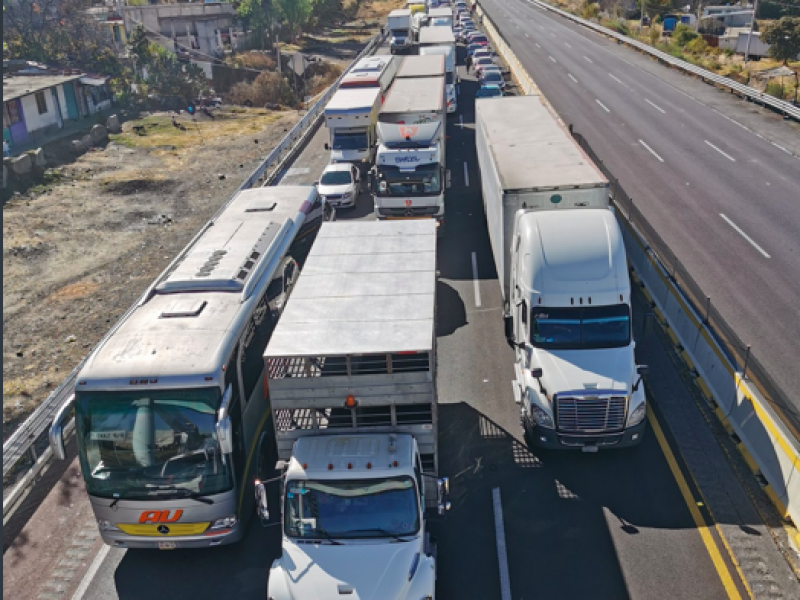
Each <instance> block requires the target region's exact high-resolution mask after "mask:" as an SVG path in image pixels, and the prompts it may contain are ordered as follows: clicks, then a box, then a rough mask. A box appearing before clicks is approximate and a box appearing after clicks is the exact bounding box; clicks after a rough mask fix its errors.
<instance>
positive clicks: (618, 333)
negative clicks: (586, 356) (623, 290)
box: [531, 304, 631, 350]
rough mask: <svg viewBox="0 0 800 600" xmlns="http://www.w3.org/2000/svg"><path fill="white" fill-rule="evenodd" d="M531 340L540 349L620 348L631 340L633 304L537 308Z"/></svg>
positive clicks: (534, 311) (533, 313)
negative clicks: (631, 308)
mask: <svg viewBox="0 0 800 600" xmlns="http://www.w3.org/2000/svg"><path fill="white" fill-rule="evenodd" d="M531 317H532V318H531V343H532V344H533V345H534V346H536V347H537V348H549V349H553V350H556V349H560V350H579V349H591V348H620V347H622V346H627V345H628V344H629V343H630V339H631V319H630V307H629V306H628V305H627V304H616V305H613V306H584V307H581V308H545V307H536V308H534V309H533V311H532V315H531Z"/></svg>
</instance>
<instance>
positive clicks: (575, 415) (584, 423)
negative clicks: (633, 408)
mask: <svg viewBox="0 0 800 600" xmlns="http://www.w3.org/2000/svg"><path fill="white" fill-rule="evenodd" d="M626 413H627V409H626V402H625V397H624V396H613V397H610V398H599V397H597V396H588V397H577V398H570V397H568V398H558V397H556V418H557V419H558V430H559V431H569V432H575V433H588V434H592V433H604V432H609V431H619V430H620V429H622V428H623V427H624V426H625V416H626Z"/></svg>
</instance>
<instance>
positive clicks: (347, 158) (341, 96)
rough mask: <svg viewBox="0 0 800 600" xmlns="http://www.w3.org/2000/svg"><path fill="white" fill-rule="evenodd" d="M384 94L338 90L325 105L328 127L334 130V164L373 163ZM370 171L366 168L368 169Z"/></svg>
mask: <svg viewBox="0 0 800 600" xmlns="http://www.w3.org/2000/svg"><path fill="white" fill-rule="evenodd" d="M381 100H382V93H381V89H380V88H379V87H373V88H345V89H340V90H338V91H337V92H336V93H335V94H334V95H333V98H331V100H330V102H328V104H327V106H325V112H324V116H325V126H326V127H327V128H328V130H329V131H330V135H331V139H330V144H326V149H330V151H331V162H332V163H338V162H352V163H359V164H362V165H363V164H367V165H368V164H369V163H371V162H372V160H373V158H374V156H375V147H376V146H377V143H378V140H377V136H378V132H377V128H376V125H377V123H378V112H379V111H380V108H381ZM365 171H366V169H365Z"/></svg>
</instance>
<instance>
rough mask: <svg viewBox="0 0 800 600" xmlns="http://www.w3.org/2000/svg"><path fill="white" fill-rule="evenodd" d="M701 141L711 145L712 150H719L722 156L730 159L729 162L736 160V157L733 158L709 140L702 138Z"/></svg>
mask: <svg viewBox="0 0 800 600" xmlns="http://www.w3.org/2000/svg"><path fill="white" fill-rule="evenodd" d="M703 141H704V142H705V143H706V144H708V145H709V146H711V147H712V148H713V149H714V150H716V151H717V152H719V153H720V154H722V156H724V157H725V158H727V159H728V160H729V161H731V162H736V159H735V158H733V157H732V156H731V155H730V154H728V153H727V152H723V151H722V150H720V149H719V148H717V147H716V146H715V145H714V144H712V143H711V142H709V141H708V140H703Z"/></svg>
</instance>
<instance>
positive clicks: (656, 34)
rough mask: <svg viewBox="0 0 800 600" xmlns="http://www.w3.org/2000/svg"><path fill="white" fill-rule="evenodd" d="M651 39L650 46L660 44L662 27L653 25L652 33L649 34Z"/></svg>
mask: <svg viewBox="0 0 800 600" xmlns="http://www.w3.org/2000/svg"><path fill="white" fill-rule="evenodd" d="M647 35H648V37H649V38H650V44H651V45H652V46H655V45H656V44H657V43H658V40H660V39H661V27H659V26H658V25H653V26H651V27H650V33H648V34H647Z"/></svg>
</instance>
